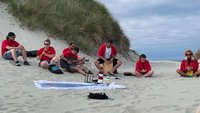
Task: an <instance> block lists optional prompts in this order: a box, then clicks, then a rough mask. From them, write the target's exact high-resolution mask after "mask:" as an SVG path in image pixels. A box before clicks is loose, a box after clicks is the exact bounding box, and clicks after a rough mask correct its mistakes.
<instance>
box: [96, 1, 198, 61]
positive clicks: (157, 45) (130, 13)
mask: <svg viewBox="0 0 200 113" xmlns="http://www.w3.org/2000/svg"><path fill="white" fill-rule="evenodd" d="M99 1H100V2H102V3H103V4H104V5H105V6H106V7H107V8H108V10H109V11H110V13H111V14H112V15H113V17H114V18H115V19H116V20H117V21H118V22H119V23H120V25H121V27H122V29H123V30H124V33H125V34H126V35H127V36H128V38H129V39H130V41H131V49H134V50H137V51H138V52H139V53H145V54H147V56H148V57H149V59H153V60H160V59H174V60H177V59H182V58H183V53H184V51H185V49H187V48H190V49H192V50H193V51H197V49H198V48H199V47H200V0H99Z"/></svg>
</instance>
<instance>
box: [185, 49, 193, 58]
mask: <svg viewBox="0 0 200 113" xmlns="http://www.w3.org/2000/svg"><path fill="white" fill-rule="evenodd" d="M188 52H189V53H191V55H193V52H192V50H190V49H188V50H186V51H185V56H186V55H187V53H188Z"/></svg>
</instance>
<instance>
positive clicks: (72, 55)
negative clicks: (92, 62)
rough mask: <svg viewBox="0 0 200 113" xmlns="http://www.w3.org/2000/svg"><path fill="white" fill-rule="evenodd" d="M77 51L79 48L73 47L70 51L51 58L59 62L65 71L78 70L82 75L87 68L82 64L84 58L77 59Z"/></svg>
mask: <svg viewBox="0 0 200 113" xmlns="http://www.w3.org/2000/svg"><path fill="white" fill-rule="evenodd" d="M78 52H79V48H78V47H74V48H73V49H72V51H66V52H65V53H64V54H62V55H60V57H59V56H56V57H54V58H53V59H52V60H53V62H57V63H58V64H60V66H61V67H62V68H64V69H66V71H69V72H78V73H80V74H82V75H86V73H88V72H89V70H88V69H87V68H86V67H85V66H83V65H82V64H83V63H84V58H83V59H81V60H79V59H78Z"/></svg>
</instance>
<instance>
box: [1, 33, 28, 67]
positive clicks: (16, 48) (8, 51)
mask: <svg viewBox="0 0 200 113" xmlns="http://www.w3.org/2000/svg"><path fill="white" fill-rule="evenodd" d="M15 38H16V36H15V34H14V33H13V32H9V33H8V35H7V37H6V40H3V41H2V44H1V55H2V57H3V58H4V59H5V60H14V62H15V65H16V66H20V65H21V64H20V62H19V61H18V59H17V58H18V57H19V56H22V58H23V60H24V65H30V64H29V63H28V61H27V54H26V49H25V48H24V46H22V45H21V44H19V43H18V42H17V41H15Z"/></svg>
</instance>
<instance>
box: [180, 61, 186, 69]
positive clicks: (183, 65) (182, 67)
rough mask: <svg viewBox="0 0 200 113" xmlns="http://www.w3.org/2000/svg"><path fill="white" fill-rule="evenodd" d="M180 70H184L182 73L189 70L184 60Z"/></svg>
mask: <svg viewBox="0 0 200 113" xmlns="http://www.w3.org/2000/svg"><path fill="white" fill-rule="evenodd" d="M180 70H182V71H187V70H186V67H185V61H184V60H182V62H181V65H180Z"/></svg>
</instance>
